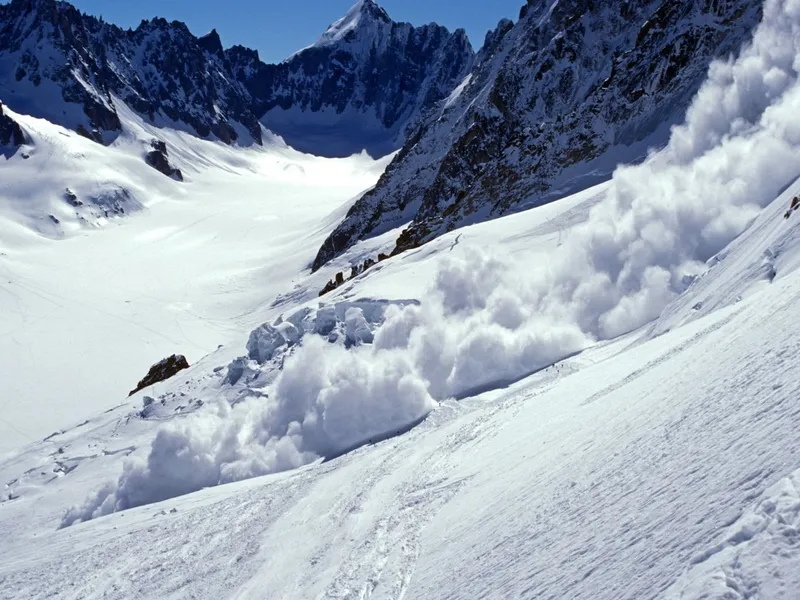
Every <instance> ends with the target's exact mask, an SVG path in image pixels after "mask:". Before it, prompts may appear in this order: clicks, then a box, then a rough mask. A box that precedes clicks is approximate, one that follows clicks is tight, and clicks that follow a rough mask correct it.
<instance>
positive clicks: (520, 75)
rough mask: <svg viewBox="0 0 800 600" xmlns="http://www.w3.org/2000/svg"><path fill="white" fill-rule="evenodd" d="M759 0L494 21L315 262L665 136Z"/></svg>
mask: <svg viewBox="0 0 800 600" xmlns="http://www.w3.org/2000/svg"><path fill="white" fill-rule="evenodd" d="M761 4H762V3H761V0H727V1H721V0H628V1H627V2H596V1H593V0H559V1H556V0H547V1H545V0H537V1H533V0H531V1H529V2H528V4H527V5H526V6H524V7H523V9H522V12H521V15H520V19H519V21H518V22H517V24H516V25H512V24H511V23H510V22H509V21H502V22H501V23H500V25H499V26H498V28H497V30H496V31H494V32H491V33H490V34H489V35H488V36H487V38H486V43H485V45H484V47H483V49H482V50H481V51H480V52H479V53H478V56H477V58H476V64H475V67H474V69H473V71H472V73H471V75H470V77H469V79H468V80H467V81H466V82H464V84H463V85H462V86H459V88H457V89H456V91H455V92H454V93H453V94H452V95H451V97H450V98H449V99H448V100H447V102H445V103H444V105H443V107H442V109H441V111H440V112H438V113H435V114H433V115H431V116H430V117H429V118H428V120H427V121H426V122H425V124H424V126H423V127H422V128H421V129H420V130H419V131H418V132H417V133H416V134H415V135H414V136H412V137H411V138H410V139H409V140H408V141H407V142H406V145H405V146H404V148H403V149H402V150H401V152H400V153H399V154H398V156H397V157H396V158H395V160H394V161H393V162H392V164H391V165H390V166H389V168H388V169H387V171H386V173H385V174H384V175H383V177H382V178H381V180H380V181H379V183H378V185H377V186H376V188H375V189H374V190H373V191H371V192H369V193H367V194H366V195H364V196H363V197H362V198H361V199H360V200H359V201H358V202H357V203H356V204H355V205H354V206H353V207H352V209H351V210H350V212H349V213H348V215H347V217H346V218H345V220H344V221H343V222H342V223H341V224H340V225H339V226H338V227H337V228H336V230H335V231H334V232H333V233H332V234H331V235H330V236H329V238H328V239H327V240H326V241H325V243H324V245H323V246H322V247H321V248H320V250H319V253H318V255H317V257H316V260H315V262H314V268H315V269H318V268H319V267H320V266H322V265H323V264H325V263H326V262H327V261H329V260H330V259H331V258H333V257H334V256H336V255H337V254H340V253H342V252H343V251H345V250H346V249H347V248H349V247H350V246H351V245H352V244H354V243H355V242H356V241H358V240H360V239H365V238H368V237H372V236H375V235H379V234H382V233H385V232H387V231H390V230H391V229H394V228H397V227H400V226H402V225H404V224H407V223H409V222H410V226H409V227H408V228H407V229H406V230H405V231H404V232H403V234H402V235H401V236H400V238H399V239H398V240H397V245H396V248H395V252H400V251H402V250H404V249H407V248H411V247H414V246H418V245H420V244H422V243H424V242H426V241H428V240H430V239H432V238H434V237H436V236H438V235H441V234H442V233H444V232H447V231H450V230H453V229H455V228H457V227H461V226H463V225H466V224H469V223H473V222H476V221H481V220H485V219H489V218H494V217H498V216H501V215H503V214H506V213H508V212H510V211H514V210H519V209H521V208H523V207H531V206H536V205H538V204H542V203H545V202H548V201H551V200H554V199H556V198H558V197H561V196H563V195H566V194H567V193H570V192H575V191H578V190H580V189H583V188H585V187H588V186H590V185H592V184H594V183H596V182H598V181H599V180H602V179H605V178H608V176H609V175H610V173H611V171H612V170H613V167H614V166H615V165H616V164H617V162H619V161H634V160H637V159H640V158H641V157H643V155H644V153H645V152H646V149H647V146H656V145H660V144H663V143H664V142H666V140H667V138H668V134H669V130H668V125H669V124H670V123H674V122H676V121H678V120H680V119H682V117H683V115H684V114H685V111H686V109H687V107H688V105H689V103H690V101H691V98H692V97H693V95H694V94H695V92H696V91H697V90H698V88H699V87H700V85H701V84H702V82H703V81H704V80H705V77H706V73H707V69H708V65H709V63H710V62H711V60H712V59H713V58H716V57H725V56H726V55H728V54H730V53H733V52H735V51H737V50H738V48H739V47H740V46H741V45H742V43H743V42H745V41H746V40H747V39H748V38H749V35H750V33H751V31H752V30H753V29H754V27H755V25H756V24H757V23H758V22H759V20H760V16H761V14H760V13H761Z"/></svg>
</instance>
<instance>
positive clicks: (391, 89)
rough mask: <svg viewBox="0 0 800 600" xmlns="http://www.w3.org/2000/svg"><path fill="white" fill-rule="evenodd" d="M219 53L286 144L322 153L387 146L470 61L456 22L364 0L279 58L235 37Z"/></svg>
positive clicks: (379, 151) (385, 149)
mask: <svg viewBox="0 0 800 600" xmlns="http://www.w3.org/2000/svg"><path fill="white" fill-rule="evenodd" d="M226 56H227V57H228V58H229V59H230V62H231V65H232V68H233V72H234V73H235V76H236V78H237V79H238V80H240V81H242V82H244V84H245V86H246V87H247V89H248V90H249V91H250V93H251V95H252V97H253V98H254V100H255V103H256V104H255V108H254V111H255V112H256V114H258V115H260V116H261V122H262V123H263V124H264V125H265V126H266V127H267V128H268V129H270V130H272V131H275V132H276V133H278V134H280V135H281V136H282V137H283V138H284V139H285V140H286V141H287V142H288V143H289V144H290V145H291V146H293V147H295V148H297V149H299V150H302V151H305V152H311V153H316V154H320V153H322V154H324V155H326V156H348V155H350V154H353V153H356V152H359V151H361V150H362V149H366V150H368V151H369V152H370V154H372V155H375V156H384V155H386V154H389V153H390V152H392V151H394V150H396V149H397V148H399V147H400V146H401V145H402V144H403V141H404V140H405V136H406V134H407V133H408V132H409V131H410V130H411V129H413V128H414V127H416V126H418V125H419V121H420V119H421V118H422V117H423V116H424V115H426V114H427V113H428V112H430V111H431V110H432V109H433V107H434V106H435V105H436V104H437V103H438V102H440V101H441V100H443V99H444V98H446V97H447V96H448V94H450V92H451V91H452V90H453V88H454V87H455V86H456V85H457V84H458V83H459V82H460V81H461V80H462V79H463V78H464V77H465V76H466V74H467V73H468V72H469V70H470V68H471V67H472V62H473V52H472V47H471V46H470V43H469V40H468V39H467V36H466V34H465V33H464V31H463V30H458V31H456V32H454V33H450V32H449V31H448V30H447V29H446V28H444V27H442V26H440V25H436V24H430V25H424V26H421V27H414V26H412V25H410V24H409V23H396V22H394V21H392V20H391V19H390V18H389V16H388V15H387V13H386V12H385V11H384V10H383V9H382V8H380V7H379V6H378V5H377V4H375V2H373V0H359V1H358V2H357V3H356V4H355V5H354V6H353V7H352V8H351V9H350V11H349V12H348V13H347V14H346V15H345V16H344V17H343V18H342V19H340V20H339V21H337V22H336V23H334V24H333V25H331V26H330V27H329V28H328V30H327V31H326V32H325V33H324V34H323V35H322V37H321V38H320V39H319V40H318V41H317V43H316V44H314V45H313V46H311V47H309V48H305V49H303V50H301V51H299V52H297V53H296V54H294V55H293V56H291V57H290V58H288V59H287V60H286V61H284V62H282V63H280V64H278V65H265V64H263V63H261V62H260V61H259V60H258V55H257V53H255V52H253V51H251V50H247V49H246V48H242V47H240V46H235V47H233V48H231V49H230V50H228V51H227V53H226Z"/></svg>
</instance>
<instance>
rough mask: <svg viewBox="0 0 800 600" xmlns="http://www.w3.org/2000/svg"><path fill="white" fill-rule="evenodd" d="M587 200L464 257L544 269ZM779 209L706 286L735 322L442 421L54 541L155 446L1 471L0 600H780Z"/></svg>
mask: <svg viewBox="0 0 800 600" xmlns="http://www.w3.org/2000/svg"><path fill="white" fill-rule="evenodd" d="M598 192H599V193H600V194H603V193H605V192H604V190H602V189H601V190H594V193H593V194H590V193H586V194H584V196H583V197H582V198H576V199H575V200H574V201H571V204H572V206H569V203H567V204H566V205H565V207H564V210H563V212H561V213H557V214H553V213H551V214H548V215H544V214H542V215H541V218H540V220H539V222H538V223H537V222H536V220H535V219H536V218H535V217H534V215H536V214H537V212H539V211H532V212H531V213H527V214H526V215H525V216H526V217H528V218H529V221H528V223H527V224H526V225H525V226H523V225H517V227H519V229H518V233H516V234H515V231H514V227H515V225H514V224H515V223H517V222H518V219H519V216H517V217H514V218H513V219H507V220H506V221H507V223H505V227H501V224H503V220H501V221H496V222H493V223H491V224H487V225H482V226H477V227H475V228H472V229H468V230H466V231H465V232H464V234H465V235H467V234H469V233H472V235H474V236H475V238H476V239H481V238H482V239H483V241H484V242H488V240H489V239H495V240H500V239H501V238H505V237H506V234H510V235H508V236H507V237H508V238H510V239H511V240H512V241H510V242H509V244H508V245H509V249H510V250H512V249H514V248H516V251H517V252H524V248H525V246H526V245H527V243H526V241H525V240H527V241H528V242H530V241H533V242H534V243H535V245H536V246H537V247H538V248H539V249H552V248H554V247H557V246H558V243H559V242H558V233H557V231H558V229H559V228H560V227H562V226H564V225H565V224H566V223H568V222H570V221H572V222H574V221H580V219H581V216H580V215H584V217H585V216H586V214H587V212H588V208H589V207H590V206H591V205H592V204H593V203H595V202H597V193H598ZM798 192H800V184H797V183H796V184H794V185H793V186H792V187H791V188H790V189H789V190H787V192H786V193H785V194H784V195H782V196H781V197H779V198H778V199H777V200H776V201H775V202H774V203H773V204H772V205H771V206H770V208H769V209H768V210H766V211H765V212H764V213H763V214H762V215H761V216H760V217H759V219H758V221H757V222H756V223H755V224H754V225H753V227H751V228H750V229H748V232H747V233H745V235H744V236H743V237H742V238H740V239H739V240H738V242H737V244H736V245H735V247H732V248H731V249H730V251H729V252H727V253H726V254H725V256H724V260H722V261H721V262H719V263H718V264H717V265H716V266H715V267H714V268H712V269H711V270H709V271H708V274H707V275H706V277H705V278H704V280H703V281H704V282H707V283H706V285H708V286H710V288H711V289H720V288H722V287H724V286H725V285H733V284H734V282H735V283H736V285H737V286H738V290H739V292H740V294H741V296H742V299H741V300H739V301H738V302H737V301H736V299H731V301H730V302H724V303H722V304H723V305H722V306H719V307H718V308H717V310H715V311H714V312H711V313H709V314H705V315H702V316H700V317H699V318H697V319H695V320H693V321H692V322H690V323H687V324H685V325H683V326H681V327H676V328H675V329H674V330H673V331H669V332H667V333H664V334H663V335H659V336H657V337H653V335H652V331H650V330H649V328H645V329H643V330H640V331H639V332H637V333H634V334H631V335H628V336H625V337H623V338H620V339H618V340H616V341H614V342H611V343H606V344H600V345H597V346H594V347H592V348H591V349H588V350H586V351H585V352H583V353H582V354H581V355H579V356H576V357H573V358H570V359H567V360H565V361H562V362H561V363H559V364H558V365H556V366H555V367H552V368H549V369H546V370H544V371H541V372H539V373H538V374H536V375H533V376H532V377H529V378H526V379H524V380H522V381H520V382H518V383H516V384H513V385H511V386H509V387H507V388H505V389H502V388H501V389H498V390H495V391H492V392H487V393H485V394H483V395H481V396H478V397H475V398H472V399H469V400H464V401H461V402H455V401H447V402H444V403H443V404H442V405H441V406H440V407H439V408H437V409H436V410H435V411H434V412H433V413H432V414H431V415H430V416H429V417H428V419H427V420H426V421H425V422H424V423H423V424H422V425H420V426H419V427H417V428H415V429H414V430H412V431H411V432H409V433H407V434H405V435H403V436H400V437H396V438H392V439H388V440H386V441H383V442H379V443H377V444H376V445H374V446H367V447H364V448H361V449H360V450H357V451H355V452H352V453H350V454H348V455H346V456H343V457H340V458H338V459H335V460H333V461H330V462H322V463H315V464H313V465H311V466H309V467H306V468H304V469H301V470H298V471H290V472H288V473H282V474H277V475H273V476H269V477H266V478H261V479H253V480H249V481H246V482H242V483H234V484H230V485H227V486H221V487H215V488H211V489H207V490H204V491H202V492H198V493H195V494H192V495H189V496H183V497H180V498H175V499H171V500H168V501H166V502H164V503H161V504H155V505H149V506H145V507H141V508H137V509H133V510H130V511H125V512H121V513H119V514H115V515H112V516H109V517H107V518H104V519H97V520H93V521H90V522H88V523H84V524H80V525H73V526H72V527H68V528H66V529H57V527H58V524H59V522H60V518H61V515H62V511H63V509H64V507H65V506H66V505H69V504H70V503H72V502H78V501H80V499H81V496H82V494H83V493H84V492H86V491H88V490H91V489H92V488H93V487H95V486H96V485H98V483H99V482H100V481H102V479H103V478H104V477H106V476H107V474H108V473H109V472H113V470H114V469H115V467H116V466H117V465H119V464H121V463H122V462H123V461H124V460H125V456H126V455H128V454H132V455H136V453H137V452H140V451H141V448H142V447H143V445H144V442H145V441H146V440H147V439H148V438H149V437H150V436H152V430H153V424H152V423H150V422H148V420H147V419H141V418H137V417H136V416H135V415H133V414H131V413H130V412H129V411H130V408H122V409H120V410H119V411H117V412H116V413H110V414H108V415H104V416H102V417H99V418H97V419H94V420H92V421H91V422H90V423H89V424H87V425H84V426H82V427H78V428H76V429H73V430H71V431H69V432H67V433H66V434H65V435H64V436H59V437H56V438H53V439H51V440H49V441H48V442H46V443H42V444H39V445H36V446H34V447H32V448H30V449H29V450H28V451H27V452H26V453H24V454H22V455H20V456H19V457H17V458H16V459H13V460H8V461H6V462H4V463H3V464H2V467H0V469H2V471H1V472H2V477H3V478H4V479H5V480H6V481H7V482H8V481H9V480H10V479H12V477H16V478H17V481H16V482H14V483H12V484H11V486H9V488H8V489H9V490H11V494H12V496H13V498H14V499H12V500H8V501H6V502H4V503H3V504H0V518H2V523H3V528H4V531H6V532H7V536H6V539H5V542H4V543H3V544H2V545H0V552H1V553H2V554H0V557H1V558H0V583H2V584H3V585H2V587H0V589H2V590H3V594H4V596H3V597H4V598H5V597H7V598H31V597H41V596H43V595H45V594H47V595H49V596H51V597H63V598H102V597H125V598H149V597H164V598H167V597H170V598H187V597H194V598H214V597H219V596H220V595H222V596H225V597H241V598H247V597H259V598H309V597H335V598H348V597H372V598H399V597H405V598H462V597H463V598H473V597H553V598H600V599H603V598H609V599H611V598H613V599H618V598H642V597H659V598H661V597H663V598H701V597H705V598H708V597H711V598H735V597H738V596H736V595H735V594H739V595H740V596H742V597H748V594H749V595H750V597H763V598H796V591H797V589H800V588H798V585H800V581H798V579H797V573H798V571H797V568H796V567H797V564H798V560H800V557H798V550H799V549H800V548H799V547H798V545H797V539H796V528H797V525H798V521H797V519H798V514H800V513H799V512H798V509H800V498H798V495H797V491H796V489H795V484H796V481H797V475H796V471H797V470H798V468H800V456H798V452H799V451H798V448H800V444H799V442H800V438H799V437H798V436H799V435H800V434H798V432H800V429H798V427H797V424H798V418H799V417H800V411H798V408H797V406H796V405H795V404H796V403H795V402H794V399H795V398H796V397H797V394H798V391H800V384H798V382H797V381H796V380H795V378H794V377H793V375H792V374H793V372H794V371H795V370H796V369H797V368H798V364H797V363H798V359H797V356H798V352H797V350H798V344H797V340H796V337H797V336H796V325H795V322H796V317H797V309H796V307H797V305H798V301H800V274H798V272H797V270H796V266H797V264H798V259H799V258H800V245H799V243H800V221H797V220H796V218H795V219H794V220H784V219H783V218H782V213H783V210H785V207H786V206H787V205H788V199H789V198H790V197H791V195H792V194H793V193H794V194H796V193H798ZM557 206H559V205H552V206H551V207H548V208H550V210H551V211H554V212H555V210H556V207H557ZM551 224H552V225H551ZM492 226H494V230H492ZM566 226H567V227H568V225H566ZM482 230H483V231H482ZM764 231H770V232H771V233H772V239H773V240H780V244H781V247H782V249H783V253H782V255H783V257H784V261H783V262H782V263H781V264H782V266H781V267H780V268H778V269H777V271H776V276H775V278H774V279H773V281H772V283H771V284H767V283H766V282H765V280H764V278H763V277H762V275H761V274H760V273H757V272H754V271H749V272H748V270H747V269H736V268H733V269H725V268H724V267H722V266H723V265H726V263H727V264H730V265H749V264H756V263H759V262H760V260H761V255H760V254H759V253H758V251H757V249H758V248H760V247H761V246H762V245H763V243H764V236H763V233H764ZM525 233H528V234H529V235H528V237H527V238H526V237H523V236H524V234H525ZM456 238H457V236H456V235H452V239H451V240H450V242H451V244H455V241H456ZM444 239H445V238H443V239H442V241H444ZM498 243H502V242H498ZM460 247H461V250H459V248H460ZM460 251H464V252H467V251H468V250H467V244H466V242H465V240H464V238H463V237H462V238H461V240H460V241H459V242H458V243H457V244H455V245H454V247H453V250H452V252H453V253H457V252H460ZM443 257H444V253H441V252H439V253H431V254H429V255H427V256H424V257H423V256H422V253H420V254H418V255H417V259H416V262H418V263H419V267H420V268H421V269H424V268H426V263H429V262H437V261H442V260H443V259H444V258H443ZM405 260H409V259H407V258H406V259H405ZM404 267H405V268H408V266H407V265H401V264H400V263H399V261H398V262H397V263H395V264H389V265H388V266H386V267H385V271H389V270H392V269H394V268H397V269H398V271H401V270H402V269H403V268H404ZM721 267H722V268H721ZM381 275H384V272H381ZM397 278H398V279H400V278H401V276H399V275H398V277H397ZM402 279H404V280H405V281H406V282H409V285H410V282H413V280H414V279H415V278H414V277H410V276H404V277H402ZM712 284H713V285H712ZM702 296H703V290H701V289H700V287H699V286H698V288H697V290H695V289H690V291H689V292H687V293H686V296H685V298H684V297H681V299H680V302H684V303H685V302H693V301H694V302H695V303H696V301H697V299H698V298H699V297H702ZM223 360H224V357H223V356H222V355H217V356H214V355H212V356H211V357H209V359H207V360H206V361H204V363H203V364H201V365H200V366H199V367H198V368H197V370H196V371H195V372H194V375H193V376H192V379H193V380H194V382H193V385H197V382H198V381H201V380H202V378H206V377H208V376H209V375H210V374H211V373H212V372H213V371H212V369H210V367H211V366H212V365H213V364H216V363H217V362H222V361H223ZM199 373H203V375H202V377H201V376H199ZM169 388H170V389H171V390H172V392H174V393H175V394H176V395H180V394H181V393H183V394H186V398H184V399H182V400H179V402H180V403H181V404H185V403H186V402H187V400H188V398H192V397H195V396H194V395H193V393H192V389H191V387H190V386H186V385H184V384H182V383H173V384H171V385H170V386H169ZM172 392H167V396H168V399H167V402H168V404H167V406H168V407H169V406H170V404H169V403H170V402H172V400H171V398H170V396H171V393H172ZM126 413H127V414H126ZM167 418H169V419H172V420H174V419H180V418H181V417H167ZM59 448H60V449H61V451H59ZM26 471H27V472H26ZM40 473H41V474H40ZM793 482H795V483H793ZM34 507H35V510H32V509H33V508H34ZM703 594H705V595H703ZM726 594H727V595H726ZM756 594H758V596H755V595H756Z"/></svg>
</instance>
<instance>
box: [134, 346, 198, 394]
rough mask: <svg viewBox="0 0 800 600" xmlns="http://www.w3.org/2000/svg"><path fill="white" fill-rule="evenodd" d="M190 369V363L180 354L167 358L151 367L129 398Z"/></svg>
mask: <svg viewBox="0 0 800 600" xmlns="http://www.w3.org/2000/svg"><path fill="white" fill-rule="evenodd" d="M188 368H189V362H188V361H187V360H186V357H184V356H181V355H180V354H173V355H172V356H170V357H168V358H165V359H164V360H162V361H160V362H158V363H156V364H154V365H153V366H152V367H150V370H149V371H148V372H147V375H146V376H145V378H144V379H142V380H141V381H140V382H139V384H138V385H137V386H136V388H134V389H133V390H132V391H131V393H130V394H128V396H133V395H134V394H135V393H137V392H140V391H141V390H143V389H145V388H147V387H150V386H151V385H153V384H156V383H160V382H162V381H166V380H167V379H169V378H171V377H174V376H175V375H176V374H177V373H180V372H181V371H183V370H184V369H188Z"/></svg>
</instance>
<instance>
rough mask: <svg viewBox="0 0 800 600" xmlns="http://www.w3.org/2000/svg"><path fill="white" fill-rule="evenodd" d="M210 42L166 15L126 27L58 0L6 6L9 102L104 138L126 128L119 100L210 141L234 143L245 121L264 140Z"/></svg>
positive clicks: (0, 27)
mask: <svg viewBox="0 0 800 600" xmlns="http://www.w3.org/2000/svg"><path fill="white" fill-rule="evenodd" d="M206 47H208V43H207V42H202V41H200V40H198V39H197V38H196V37H195V36H193V35H192V34H191V33H190V32H189V30H188V28H187V27H186V26H185V25H184V24H182V23H179V22H172V23H168V22H167V21H166V20H164V19H154V20H152V21H143V22H142V23H141V25H139V27H137V28H136V29H135V30H124V29H121V28H119V27H116V26H114V25H111V24H108V23H105V22H103V21H102V20H99V19H96V18H94V17H90V16H87V15H84V14H82V13H81V12H80V11H78V10H77V9H76V8H74V7H73V6H71V5H70V4H67V3H66V2H58V1H56V0H13V1H12V2H11V3H10V4H7V5H3V6H0V59H2V60H0V64H2V65H3V67H2V68H0V78H2V79H3V80H4V81H7V82H8V87H9V88H10V90H9V91H10V94H9V96H8V98H7V102H8V104H9V106H11V107H12V108H13V107H14V106H15V104H19V105H20V107H21V108H22V109H24V111H25V112H27V113H30V114H33V115H35V116H39V117H43V118H47V119H48V120H50V121H53V122H55V123H59V124H61V125H65V126H67V127H69V128H72V129H75V130H78V131H80V132H81V133H83V134H84V135H87V137H90V138H91V139H95V140H96V141H103V140H107V139H109V135H113V133H114V132H116V131H119V129H120V127H121V122H120V117H119V113H118V107H117V106H116V103H115V99H114V98H115V97H116V98H119V99H120V100H122V101H123V102H124V103H125V104H127V105H128V106H129V107H131V108H132V109H133V110H135V111H136V112H137V113H139V114H140V115H142V116H143V117H145V118H146V119H148V120H150V121H152V122H155V123H159V122H169V121H174V122H181V123H184V124H186V125H187V126H189V127H190V128H192V129H193V130H194V131H195V132H196V133H197V134H198V135H200V136H202V137H206V136H209V135H211V134H214V135H216V136H217V137H218V138H219V139H221V140H222V141H225V142H230V141H233V140H236V139H237V138H238V137H239V134H238V133H237V130H236V129H237V128H236V124H237V123H238V124H241V126H242V127H241V128H240V129H242V130H246V131H248V132H249V134H250V135H251V136H252V137H253V139H255V140H260V139H261V128H260V125H259V124H258V120H257V119H256V117H255V115H253V114H252V112H251V111H250V99H249V95H248V94H247V91H246V90H245V89H244V88H243V86H242V85H241V84H239V83H238V82H236V81H234V80H232V78H231V77H230V76H229V75H228V73H227V69H226V67H225V61H224V57H220V56H219V55H217V54H214V53H212V52H208V51H207V50H206V49H205V48H206ZM54 86H55V88H54ZM54 91H55V92H56V94H58V93H60V96H61V98H60V100H61V102H58V101H55V99H56V98H57V97H58V96H55V97H54V94H53V92H54Z"/></svg>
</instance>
